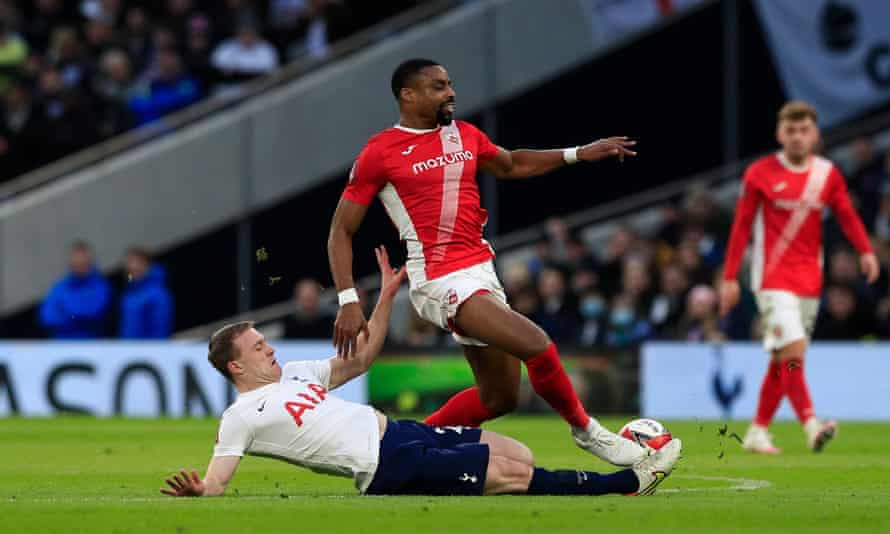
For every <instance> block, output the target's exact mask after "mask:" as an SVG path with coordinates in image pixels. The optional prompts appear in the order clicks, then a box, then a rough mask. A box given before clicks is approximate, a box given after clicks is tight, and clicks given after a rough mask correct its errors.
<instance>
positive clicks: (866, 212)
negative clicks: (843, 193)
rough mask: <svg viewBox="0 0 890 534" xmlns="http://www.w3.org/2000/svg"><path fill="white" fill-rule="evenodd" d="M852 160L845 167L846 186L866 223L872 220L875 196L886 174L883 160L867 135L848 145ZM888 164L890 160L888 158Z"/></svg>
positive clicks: (875, 207)
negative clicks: (846, 167)
mask: <svg viewBox="0 0 890 534" xmlns="http://www.w3.org/2000/svg"><path fill="white" fill-rule="evenodd" d="M850 153H851V156H852V161H851V162H850V165H849V168H848V169H847V172H846V176H847V180H848V188H849V189H850V193H851V196H852V197H853V198H854V201H855V203H856V204H857V205H858V207H859V211H860V215H861V216H862V219H863V221H865V223H866V224H868V223H870V222H871V221H873V220H874V217H875V213H876V212H877V208H878V206H877V200H876V199H877V196H878V194H879V191H880V188H881V183H882V181H883V180H884V179H885V177H886V176H887V172H890V171H886V172H885V170H884V169H882V166H883V161H882V158H881V157H880V155H879V154H878V152H877V150H875V145H874V142H872V140H871V139H870V138H868V137H864V136H863V137H858V138H856V139H855V140H853V142H852V143H851V145H850ZM888 165H890V160H888Z"/></svg>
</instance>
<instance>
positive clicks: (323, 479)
mask: <svg viewBox="0 0 890 534" xmlns="http://www.w3.org/2000/svg"><path fill="white" fill-rule="evenodd" d="M607 422H608V423H609V424H610V425H611V426H612V427H617V426H620V423H621V422H623V420H615V419H613V420H608V421H607ZM666 424H667V425H668V427H669V428H670V429H671V430H672V431H673V433H674V435H675V436H679V437H681V438H683V443H684V455H683V459H682V460H681V463H680V464H679V469H678V470H677V471H675V472H674V474H673V476H671V477H670V478H668V479H667V481H665V482H664V483H663V484H662V485H661V486H660V490H659V492H658V493H657V494H656V495H655V496H653V497H641V498H630V497H622V496H609V497H525V496H504V497H361V496H359V495H357V493H356V491H355V490H354V488H353V486H352V482H351V481H350V480H348V479H338V478H332V477H327V476H324V475H316V474H312V473H309V472H306V471H303V470H300V469H298V468H295V467H292V466H289V465H286V464H283V463H280V462H276V461H273V460H267V459H260V458H246V459H245V461H244V462H242V464H241V467H240V468H239V471H238V473H237V474H236V475H235V478H234V479H233V481H232V483H231V484H230V486H229V491H228V493H227V496H225V497H221V498H207V499H173V498H170V497H166V496H163V495H161V494H160V493H158V490H159V489H160V488H161V486H162V482H163V479H164V477H165V476H167V475H168V474H169V473H171V472H172V471H174V470H178V469H180V468H184V467H196V468H198V470H199V472H200V473H203V470H204V468H205V466H206V463H207V460H208V459H209V454H210V451H211V448H212V446H213V441H214V438H215V435H216V421H215V420H210V419H207V420H120V419H106V420H101V419H89V418H76V417H72V418H58V419H34V420H22V419H3V420H0V458H2V459H0V525H2V531H3V532H9V533H20V532H89V533H93V532H120V533H131V532H151V533H160V532H169V533H194V532H212V533H214V534H220V533H227V532H244V533H259V534H267V533H272V532H291V533H303V532H348V533H351V534H371V533H375V532H385V533H388V534H394V533H399V532H406V533H408V532H410V533H412V534H413V533H433V532H443V533H446V532H447V533H453V532H459V533H465V532H484V533H500V532H504V533H511V534H515V533H518V532H548V533H550V532H618V531H638V532H639V531H644V530H653V529H654V530H657V531H658V532H709V533H711V532H735V531H752V532H792V531H794V532H808V533H809V532H853V531H870V532H888V531H890V482H888V480H890V457H888V454H887V449H886V443H885V442H884V441H883V439H882V438H883V437H886V436H888V435H890V425H887V424H884V425H881V424H865V423H850V422H847V423H842V424H841V430H840V435H839V437H838V439H836V440H835V441H834V442H833V443H831V444H830V445H829V446H828V448H827V450H826V451H825V452H824V453H822V454H819V455H816V454H813V453H811V452H809V451H808V450H806V449H805V447H804V443H803V436H802V432H801V431H800V428H799V427H798V426H797V425H796V424H792V423H782V424H777V425H775V426H774V429H773V431H774V433H775V436H776V442H777V445H779V446H780V447H782V448H783V449H784V451H785V452H784V454H783V455H781V456H778V457H761V456H753V455H749V454H746V453H743V452H742V451H741V449H740V448H739V446H738V443H737V442H736V439H735V438H734V437H733V436H732V434H733V433H734V432H735V433H737V434H742V433H743V431H744V429H745V426H744V424H743V423H741V422H736V423H729V424H728V426H724V425H723V424H722V423H717V422H712V421H709V422H697V421H685V422H676V421H666ZM487 428H489V429H491V430H496V431H499V432H502V433H505V434H508V435H510V436H514V437H516V438H518V439H520V440H522V441H524V442H526V443H527V444H529V445H530V446H531V448H532V450H533V451H534V452H535V454H536V457H537V459H538V463H539V464H540V465H542V466H544V467H551V468H583V469H590V470H601V471H608V470H611V468H610V467H609V466H607V465H605V464H603V463H601V462H599V461H597V460H594V459H593V458H591V457H590V456H588V455H587V454H586V453H584V452H582V451H580V450H579V449H576V448H575V446H574V444H573V443H572V441H571V439H570V438H569V435H568V432H567V430H566V428H565V427H564V426H563V423H562V422H561V421H560V420H558V419H556V418H551V417H518V416H516V417H508V418H505V419H503V420H501V421H496V422H494V423H493V424H491V425H489V426H487Z"/></svg>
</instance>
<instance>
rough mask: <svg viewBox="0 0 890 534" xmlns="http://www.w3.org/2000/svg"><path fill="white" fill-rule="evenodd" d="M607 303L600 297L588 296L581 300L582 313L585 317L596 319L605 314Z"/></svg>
mask: <svg viewBox="0 0 890 534" xmlns="http://www.w3.org/2000/svg"><path fill="white" fill-rule="evenodd" d="M604 309H605V303H604V302H603V299H601V298H599V297H588V298H586V299H584V300H582V301H581V315H582V316H583V317H584V318H585V319H596V318H598V317H600V316H601V315H602V314H603V310H604Z"/></svg>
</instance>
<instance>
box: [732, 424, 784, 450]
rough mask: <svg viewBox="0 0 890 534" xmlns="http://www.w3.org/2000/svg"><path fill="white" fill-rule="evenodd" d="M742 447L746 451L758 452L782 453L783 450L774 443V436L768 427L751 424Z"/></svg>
mask: <svg viewBox="0 0 890 534" xmlns="http://www.w3.org/2000/svg"><path fill="white" fill-rule="evenodd" d="M742 448H743V449H745V450H746V451H751V452H756V453H758V454H781V453H782V451H781V450H779V449H777V448H776V446H775V445H773V436H772V435H771V434H770V433H769V432H767V431H766V427H763V426H758V425H751V426H749V427H748V432H746V433H745V439H743V440H742Z"/></svg>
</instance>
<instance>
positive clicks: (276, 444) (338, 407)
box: [213, 360, 380, 493]
mask: <svg viewBox="0 0 890 534" xmlns="http://www.w3.org/2000/svg"><path fill="white" fill-rule="evenodd" d="M330 378H331V363H330V361H328V360H309V361H299V362H290V363H288V364H286V365H285V366H284V368H283V369H282V373H281V380H280V381H279V382H278V383H277V384H269V385H267V386H263V387H261V388H258V389H255V390H253V391H250V392H247V393H242V394H241V395H239V396H238V398H237V400H235V402H234V404H232V405H231V406H229V408H228V409H227V410H226V411H225V412H224V413H223V415H222V420H221V421H220V425H219V436H218V438H217V442H216V446H215V447H214V449H213V455H214V456H244V454H245V453H246V454H248V455H252V456H265V457H271V458H277V459H279V460H284V461H286V462H290V463H292V464H296V465H299V466H302V467H306V468H308V469H311V470H313V471H316V472H319V473H326V474H331V475H339V476H348V477H353V478H354V479H355V485H356V487H357V488H358V490H359V491H361V492H362V493H364V492H365V490H366V489H367V488H368V486H369V485H370V484H371V480H372V479H373V478H374V472H375V471H376V469H377V461H378V456H379V454H380V428H379V427H378V422H377V415H376V414H375V413H374V409H373V408H371V407H370V406H365V405H362V404H357V403H354V402H348V401H345V400H342V399H339V398H337V397H335V396H333V395H330V394H329V393H328V387H329V385H330Z"/></svg>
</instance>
